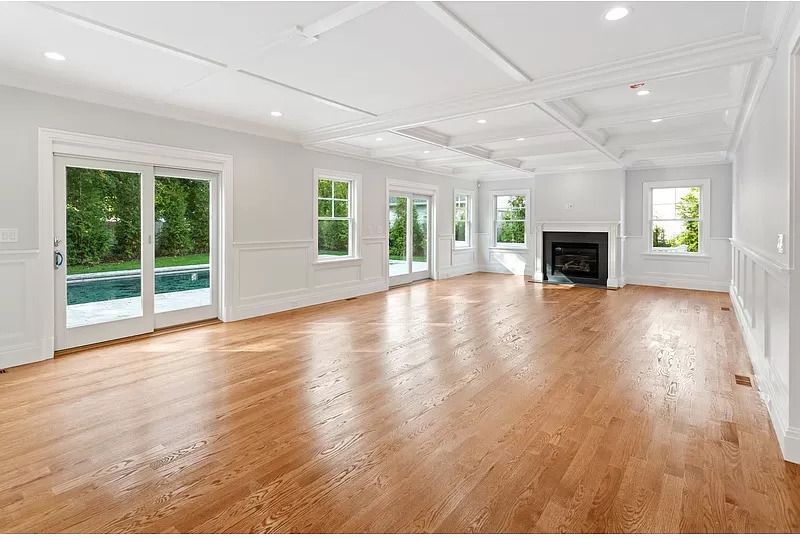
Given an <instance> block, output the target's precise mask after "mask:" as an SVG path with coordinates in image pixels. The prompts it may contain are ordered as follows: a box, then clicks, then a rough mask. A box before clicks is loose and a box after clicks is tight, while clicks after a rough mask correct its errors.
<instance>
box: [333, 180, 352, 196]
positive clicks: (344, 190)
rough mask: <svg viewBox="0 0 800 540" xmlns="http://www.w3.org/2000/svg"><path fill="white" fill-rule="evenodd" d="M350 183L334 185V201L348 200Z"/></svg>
mask: <svg viewBox="0 0 800 540" xmlns="http://www.w3.org/2000/svg"><path fill="white" fill-rule="evenodd" d="M348 191H349V190H348V183H347V182H334V183H333V198H334V199H345V200H346V199H347V198H348Z"/></svg>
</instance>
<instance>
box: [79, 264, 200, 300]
mask: <svg viewBox="0 0 800 540" xmlns="http://www.w3.org/2000/svg"><path fill="white" fill-rule="evenodd" d="M209 275H210V273H209V271H208V270H187V271H185V272H181V271H178V272H169V273H164V274H156V277H155V280H156V294H161V293H169V292H180V291H190V290H194V289H206V288H208V287H209V282H210V279H209ZM141 294H142V279H141V275H136V276H120V277H113V278H101V277H98V279H90V280H85V281H76V282H71V283H70V282H68V283H67V304H68V305H70V306H72V305H75V304H88V303H91V302H103V301H105V300H118V299H120V298H135V297H137V296H141Z"/></svg>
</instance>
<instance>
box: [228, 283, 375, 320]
mask: <svg viewBox="0 0 800 540" xmlns="http://www.w3.org/2000/svg"><path fill="white" fill-rule="evenodd" d="M388 289H389V283H388V282H387V281H386V280H385V279H383V278H378V279H373V280H369V281H361V282H358V283H354V284H351V285H326V286H324V287H316V288H314V289H308V290H303V291H299V292H290V293H286V294H276V295H270V296H269V297H268V298H265V299H264V300H262V301H259V302H253V303H249V304H240V305H237V306H232V307H231V309H230V310H229V318H228V319H227V320H229V321H240V320H242V319H249V318H251V317H260V316H262V315H269V314H271V313H278V312H281V311H288V310H290V309H297V308H302V307H308V306H314V305H317V304H324V303H326V302H335V301H336V300H344V299H345V298H352V297H354V296H363V295H365V294H372V293H376V292H381V291H386V290H388Z"/></svg>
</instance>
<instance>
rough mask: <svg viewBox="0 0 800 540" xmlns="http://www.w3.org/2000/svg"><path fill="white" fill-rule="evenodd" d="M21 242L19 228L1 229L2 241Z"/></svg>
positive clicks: (0, 237) (0, 238)
mask: <svg viewBox="0 0 800 540" xmlns="http://www.w3.org/2000/svg"><path fill="white" fill-rule="evenodd" d="M14 242H19V230H18V229H0V243H4V244H13V243H14Z"/></svg>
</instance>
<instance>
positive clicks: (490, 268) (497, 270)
mask: <svg viewBox="0 0 800 540" xmlns="http://www.w3.org/2000/svg"><path fill="white" fill-rule="evenodd" d="M477 271H478V272H487V273H490V274H509V275H515V276H528V275H530V273H529V272H528V271H527V267H526V270H525V271H524V272H523V273H521V274H520V273H517V272H512V271H511V270H509V269H508V268H506V267H505V266H503V265H502V264H480V265H478V267H477Z"/></svg>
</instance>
